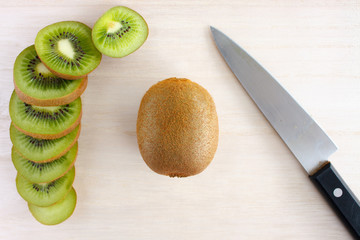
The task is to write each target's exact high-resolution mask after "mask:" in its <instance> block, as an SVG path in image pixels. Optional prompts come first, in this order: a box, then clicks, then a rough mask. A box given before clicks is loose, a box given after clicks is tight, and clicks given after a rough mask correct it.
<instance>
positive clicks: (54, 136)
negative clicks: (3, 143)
mask: <svg viewBox="0 0 360 240" xmlns="http://www.w3.org/2000/svg"><path fill="white" fill-rule="evenodd" d="M81 117H82V111H81V112H80V114H79V117H78V118H77V119H76V121H75V122H74V123H73V124H72V125H71V126H70V127H69V128H67V129H65V130H64V131H62V132H60V133H58V134H40V133H32V132H28V131H25V130H23V129H21V128H20V127H18V126H16V125H15V124H14V122H11V124H12V125H14V127H15V128H16V129H17V130H19V131H20V132H22V133H24V134H26V135H28V136H31V137H33V138H40V139H56V138H61V137H63V136H65V135H67V134H69V133H70V132H71V131H72V130H74V129H75V128H76V127H77V126H78V125H79V124H80V122H81Z"/></svg>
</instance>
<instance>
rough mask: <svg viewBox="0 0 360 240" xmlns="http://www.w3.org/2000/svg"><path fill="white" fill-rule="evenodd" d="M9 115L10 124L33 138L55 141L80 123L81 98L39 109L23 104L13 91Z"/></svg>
mask: <svg viewBox="0 0 360 240" xmlns="http://www.w3.org/2000/svg"><path fill="white" fill-rule="evenodd" d="M9 113H10V118H11V120H12V124H13V125H14V126H15V127H16V128H17V129H18V130H19V131H21V132H23V133H24V134H26V135H29V136H32V137H34V138H40V139H56V138H60V137H63V136H65V135H67V134H68V133H70V132H71V131H72V130H74V129H75V128H76V127H77V126H78V125H79V124H80V121H81V117H82V104H81V98H80V97H78V98H77V99H76V100H75V101H73V102H71V103H69V104H66V105H61V106H53V107H41V106H35V105H30V104H27V103H25V102H23V101H22V100H21V99H20V98H19V97H18V96H17V94H16V92H15V90H14V91H13V93H12V95H11V98H10V103H9Z"/></svg>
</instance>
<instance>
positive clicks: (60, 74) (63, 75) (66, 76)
mask: <svg viewBox="0 0 360 240" xmlns="http://www.w3.org/2000/svg"><path fill="white" fill-rule="evenodd" d="M35 50H36V48H35ZM101 58H102V55H101ZM101 58H100V62H101ZM39 59H40V60H41V58H40V56H39ZM41 62H42V63H43V64H44V65H45V67H46V68H47V69H49V71H50V72H51V73H52V74H54V75H55V76H58V77H60V78H63V79H66V80H77V79H81V78H85V77H86V76H87V75H89V74H90V73H91V72H92V71H94V70H95V69H96V68H94V69H93V70H91V71H90V72H88V73H86V74H85V75H82V76H74V75H69V74H64V73H59V72H56V71H55V70H53V69H51V68H50V67H49V66H48V65H46V63H45V62H44V61H42V60H41Z"/></svg>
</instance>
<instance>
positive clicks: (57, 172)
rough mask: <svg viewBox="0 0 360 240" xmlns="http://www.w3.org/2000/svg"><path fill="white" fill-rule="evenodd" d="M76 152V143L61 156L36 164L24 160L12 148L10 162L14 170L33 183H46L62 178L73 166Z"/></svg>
mask: <svg viewBox="0 0 360 240" xmlns="http://www.w3.org/2000/svg"><path fill="white" fill-rule="evenodd" d="M77 152H78V143H77V142H76V143H75V144H74V146H72V147H71V149H70V150H69V151H68V152H66V153H65V154H64V155H63V156H61V157H59V158H57V159H54V160H52V161H50V162H46V163H37V162H33V161H31V160H28V159H26V158H24V157H23V156H22V155H21V154H20V153H19V152H18V151H17V150H16V148H15V147H14V146H13V147H12V149H11V160H12V162H13V164H14V167H15V169H16V170H17V171H18V172H19V173H20V174H21V175H22V176H23V177H24V178H26V179H27V180H29V181H30V182H33V183H48V182H52V181H54V180H56V179H58V178H61V177H62V176H64V175H65V174H66V173H67V172H68V171H70V169H71V168H72V167H73V166H74V164H75V161H76V156H77Z"/></svg>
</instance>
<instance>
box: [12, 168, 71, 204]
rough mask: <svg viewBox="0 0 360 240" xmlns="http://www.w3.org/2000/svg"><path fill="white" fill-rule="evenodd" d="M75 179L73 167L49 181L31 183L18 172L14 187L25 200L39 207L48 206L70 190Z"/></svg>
mask: <svg viewBox="0 0 360 240" xmlns="http://www.w3.org/2000/svg"><path fill="white" fill-rule="evenodd" d="M74 179H75V167H72V168H71V170H70V171H68V172H67V173H66V174H65V175H64V176H62V177H61V178H59V179H56V180H54V181H52V182H49V183H33V182H30V181H29V180H27V179H26V178H25V177H23V176H22V175H21V174H20V173H18V174H17V176H16V188H17V191H18V192H19V194H20V196H21V197H22V198H23V199H24V200H25V201H27V202H29V203H31V204H34V205H36V206H40V207H47V206H50V205H52V204H54V203H56V202H57V201H59V200H60V199H63V198H64V197H65V195H66V194H67V193H68V192H69V191H70V189H71V186H72V184H73V182H74Z"/></svg>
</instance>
